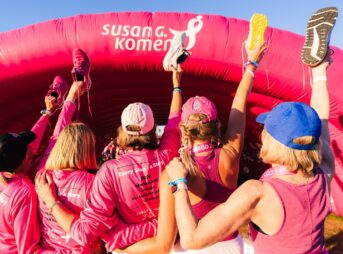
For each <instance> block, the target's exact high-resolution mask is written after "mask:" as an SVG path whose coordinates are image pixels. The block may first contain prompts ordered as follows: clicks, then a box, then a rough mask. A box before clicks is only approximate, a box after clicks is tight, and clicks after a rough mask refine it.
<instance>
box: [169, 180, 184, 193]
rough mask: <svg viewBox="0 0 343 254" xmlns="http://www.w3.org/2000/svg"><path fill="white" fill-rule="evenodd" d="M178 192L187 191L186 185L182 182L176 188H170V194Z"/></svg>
mask: <svg viewBox="0 0 343 254" xmlns="http://www.w3.org/2000/svg"><path fill="white" fill-rule="evenodd" d="M179 190H188V186H187V184H186V183H184V182H180V183H178V184H177V185H176V186H172V193H173V194H174V193H176V192H178V191H179Z"/></svg>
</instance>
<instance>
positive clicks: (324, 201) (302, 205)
mask: <svg viewBox="0 0 343 254" xmlns="http://www.w3.org/2000/svg"><path fill="white" fill-rule="evenodd" d="M316 171H317V172H316V175H315V177H314V179H313V181H311V182H310V183H308V184H302V185H296V184H292V183H288V182H285V181H283V180H281V179H278V178H275V177H269V178H265V179H264V180H263V182H265V183H268V184H270V185H271V186H272V187H273V189H274V190H275V191H276V192H277V194H278V195H279V198H280V200H281V202H282V205H283V208H284V222H283V225H282V226H281V228H280V230H279V231H278V232H277V233H276V234H275V235H266V234H263V233H261V232H257V233H256V232H254V231H255V230H254V229H252V231H253V233H256V239H255V242H254V248H255V254H260V253H268V254H289V253H292V254H302V253H317V254H323V253H327V251H326V250H325V245H324V220H325V217H326V216H327V215H328V214H329V212H330V209H331V207H330V197H329V191H328V186H327V183H326V180H325V176H324V174H323V172H322V170H321V169H318V170H316ZM251 228H252V227H251Z"/></svg>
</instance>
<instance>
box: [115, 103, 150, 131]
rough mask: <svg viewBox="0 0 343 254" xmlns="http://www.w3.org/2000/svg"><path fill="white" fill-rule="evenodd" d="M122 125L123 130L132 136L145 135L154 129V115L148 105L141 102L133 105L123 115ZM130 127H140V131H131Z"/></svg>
mask: <svg viewBox="0 0 343 254" xmlns="http://www.w3.org/2000/svg"><path fill="white" fill-rule="evenodd" d="M121 125H122V128H123V130H124V131H125V132H126V133H128V134H130V135H144V134H146V133H148V132H149V131H151V130H152V129H153V128H154V126H155V120H154V115H153V113H152V110H151V108H150V107H149V106H148V105H146V104H144V103H141V102H135V103H131V104H129V105H128V106H127V107H126V108H125V109H124V110H123V113H122V114H121ZM128 125H136V126H138V127H140V131H129V130H128V129H127V126H128Z"/></svg>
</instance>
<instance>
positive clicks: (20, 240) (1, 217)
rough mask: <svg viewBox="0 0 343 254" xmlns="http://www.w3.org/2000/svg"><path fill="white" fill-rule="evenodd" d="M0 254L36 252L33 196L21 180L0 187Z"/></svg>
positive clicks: (37, 236)
mask: <svg viewBox="0 0 343 254" xmlns="http://www.w3.org/2000/svg"><path fill="white" fill-rule="evenodd" d="M0 229H1V230H0V252H1V253H2V254H7V253H8V254H13V253H19V254H28V253H34V251H36V250H37V249H38V246H39V245H38V244H39V240H40V223H39V218H38V213H37V194H36V192H35V189H34V186H33V184H32V183H31V181H30V180H29V179H27V178H26V177H25V176H21V175H16V176H14V177H13V178H11V179H10V180H9V181H8V184H7V185H6V186H5V185H3V184H1V185H0Z"/></svg>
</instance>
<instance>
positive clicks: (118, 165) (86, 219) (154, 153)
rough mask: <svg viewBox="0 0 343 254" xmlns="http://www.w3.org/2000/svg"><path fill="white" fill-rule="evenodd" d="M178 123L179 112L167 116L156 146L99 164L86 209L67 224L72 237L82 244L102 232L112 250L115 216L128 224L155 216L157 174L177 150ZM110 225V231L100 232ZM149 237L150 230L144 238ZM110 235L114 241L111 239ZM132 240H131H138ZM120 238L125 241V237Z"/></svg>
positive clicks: (156, 210)
mask: <svg viewBox="0 0 343 254" xmlns="http://www.w3.org/2000/svg"><path fill="white" fill-rule="evenodd" d="M179 122H180V115H179V114H178V115H177V116H175V117H171V118H169V121H168V123H167V125H166V127H165V130H164V134H163V136H162V138H161V142H160V146H159V148H158V149H156V150H147V149H143V150H141V151H132V152H128V153H127V154H124V155H122V156H120V157H119V158H118V159H115V160H110V161H107V162H105V163H104V164H103V165H102V167H101V168H100V170H99V171H98V173H97V175H96V177H95V180H94V184H93V187H92V191H91V194H90V198H89V202H87V206H86V209H85V210H84V211H82V212H81V214H80V217H79V218H78V219H76V220H75V221H74V222H73V224H72V226H71V237H72V238H74V239H75V240H77V241H78V242H79V243H80V244H83V245H84V244H86V243H88V242H91V241H92V240H93V239H94V237H95V236H97V235H99V234H102V238H103V239H104V240H105V241H106V242H107V243H106V248H107V249H108V250H113V249H115V248H116V247H117V246H120V245H121V244H120V243H118V242H116V241H118V239H117V238H115V236H114V235H115V234H116V232H115V230H116V226H115V225H116V224H117V223H118V220H119V217H120V219H122V220H123V221H124V222H126V223H128V224H136V223H142V222H144V221H147V220H150V219H153V218H157V215H158V206H159V177H160V174H161V172H162V170H164V168H165V166H166V164H168V163H169V161H170V160H171V159H172V158H173V157H175V156H176V155H177V153H178V149H179V146H180V131H179V128H178V124H179ZM112 227H114V228H113V230H112V231H110V232H109V233H107V234H104V233H105V232H106V231H108V230H109V229H111V228H112ZM138 235H140V234H138ZM149 236H151V234H150V233H149V234H147V235H146V236H145V237H144V238H146V237H149ZM113 238H115V239H116V240H115V241H112V239H113ZM144 238H143V239H144ZM133 239H134V241H133V242H136V241H138V240H141V239H138V238H135V237H133ZM124 240H125V242H126V243H128V240H127V239H124ZM119 242H120V240H119ZM133 242H131V243H133ZM129 244H130V243H129Z"/></svg>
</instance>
